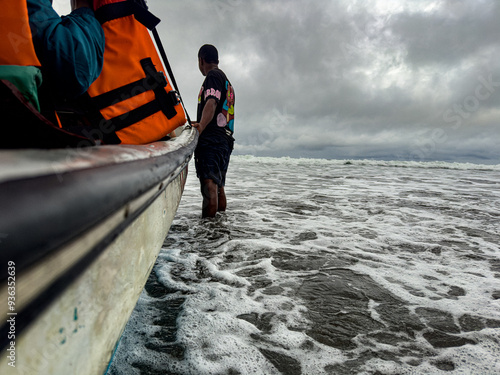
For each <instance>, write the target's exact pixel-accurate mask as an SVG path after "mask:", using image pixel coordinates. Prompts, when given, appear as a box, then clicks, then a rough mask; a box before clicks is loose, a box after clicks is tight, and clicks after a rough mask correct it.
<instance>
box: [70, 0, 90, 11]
mask: <svg viewBox="0 0 500 375" xmlns="http://www.w3.org/2000/svg"><path fill="white" fill-rule="evenodd" d="M78 8H90V9H92V2H91V1H90V0H71V11H74V10H75V9H78Z"/></svg>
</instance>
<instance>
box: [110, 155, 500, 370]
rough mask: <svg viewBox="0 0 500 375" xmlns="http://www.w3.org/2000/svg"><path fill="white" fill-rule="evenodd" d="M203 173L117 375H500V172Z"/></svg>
mask: <svg viewBox="0 0 500 375" xmlns="http://www.w3.org/2000/svg"><path fill="white" fill-rule="evenodd" d="M226 191H227V196H228V211H227V212H226V213H225V214H222V215H220V216H218V217H217V218H216V219H214V220H201V219H200V213H201V196H200V193H199V187H198V181H197V179H196V176H195V173H194V166H193V165H192V164H191V165H190V175H189V177H188V180H187V184H186V189H185V192H184V195H183V198H182V201H181V204H180V207H179V210H178V212H177V216H176V218H175V220H174V223H173V225H172V227H171V230H170V233H169V236H168V237H167V239H166V240H165V243H164V247H163V249H162V251H161V253H160V255H159V258H158V261H157V264H156V265H155V267H154V269H153V272H152V273H151V276H150V278H149V281H148V283H147V285H146V288H145V289H144V291H143V293H142V295H141V297H140V299H139V302H138V304H137V307H136V309H135V310H134V312H133V314H132V317H131V319H130V321H129V323H128V325H127V327H126V330H125V333H124V335H123V337H122V340H121V342H120V345H119V347H118V350H117V353H116V355H115V358H114V360H113V364H112V367H111V368H110V371H109V374H111V375H129V374H130V375H132V374H134V375H135V374H141V375H146V374H147V375H160V374H161V375H167V374H175V375H188V374H190V375H191V374H192V375H208V374H211V375H215V374H217V375H222V374H227V375H236V374H241V375H245V374H265V375H271V374H291V375H295V374H296V375H299V374H304V375H320V374H339V375H348V374H433V375H434V374H450V375H451V374H480V375H485V374H486V375H487V374H500V245H499V244H500V166H478V165H472V164H446V163H416V162H415V163H413V162H377V161H328V160H313V159H288V158H282V159H277V158H256V157H244V156H236V157H233V158H232V160H231V165H230V169H229V172H228V177H227V186H226Z"/></svg>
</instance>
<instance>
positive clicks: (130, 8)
mask: <svg viewBox="0 0 500 375" xmlns="http://www.w3.org/2000/svg"><path fill="white" fill-rule="evenodd" d="M131 15H134V17H135V19H136V20H137V21H139V22H140V23H142V24H143V25H144V26H146V27H147V28H148V29H149V30H153V29H154V28H155V27H156V25H158V24H159V23H160V19H159V18H158V17H156V16H155V15H154V14H153V13H151V12H150V11H149V10H148V8H147V7H145V6H143V5H142V4H140V3H138V2H136V1H134V0H126V1H121V2H119V3H113V4H107V5H104V6H102V7H100V8H99V9H97V10H96V11H95V17H96V18H97V20H98V21H99V22H100V23H101V25H102V24H104V23H106V22H108V21H111V20H115V19H117V18H122V17H127V16H131Z"/></svg>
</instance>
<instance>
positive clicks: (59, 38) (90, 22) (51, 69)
mask: <svg viewBox="0 0 500 375" xmlns="http://www.w3.org/2000/svg"><path fill="white" fill-rule="evenodd" d="M27 3H28V14H29V21H30V27H31V34H32V36H33V44H34V46H35V51H36V54H37V56H38V59H39V60H40V62H41V64H42V75H43V82H44V84H47V85H49V87H50V91H51V92H52V93H53V94H54V95H55V96H56V97H59V98H75V97H77V96H79V95H80V94H83V93H84V92H85V91H86V90H87V89H88V88H89V86H90V85H91V84H92V82H94V81H95V80H96V79H97V77H98V76H99V74H100V73H101V70H102V64H103V58H104V32H103V30H102V28H101V25H100V24H99V22H98V21H97V20H96V18H95V16H94V12H93V11H92V10H91V9H89V8H80V9H76V10H75V11H73V12H71V14H69V15H67V16H63V17H60V16H59V15H58V14H57V12H56V11H55V10H54V9H53V8H52V0H27Z"/></svg>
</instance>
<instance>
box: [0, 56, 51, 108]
mask: <svg viewBox="0 0 500 375" xmlns="http://www.w3.org/2000/svg"><path fill="white" fill-rule="evenodd" d="M0 79H6V80H7V81H9V82H10V83H12V84H14V85H15V86H16V87H17V88H18V89H19V91H21V93H22V94H23V95H24V97H25V98H26V100H28V101H29V102H30V103H31V104H32V105H33V106H34V107H35V108H36V109H37V110H38V111H40V103H39V102H38V88H39V87H40V85H41V84H42V72H40V69H38V68H36V67H34V66H18V65H0Z"/></svg>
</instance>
